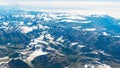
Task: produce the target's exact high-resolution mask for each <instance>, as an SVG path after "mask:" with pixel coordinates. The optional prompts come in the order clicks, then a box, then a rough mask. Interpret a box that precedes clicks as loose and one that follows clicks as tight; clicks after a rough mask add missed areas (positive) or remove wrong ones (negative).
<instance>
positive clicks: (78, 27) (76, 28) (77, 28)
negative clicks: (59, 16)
mask: <svg viewBox="0 0 120 68" xmlns="http://www.w3.org/2000/svg"><path fill="white" fill-rule="evenodd" d="M72 28H73V29H75V30H79V29H80V28H82V27H81V26H77V27H72Z"/></svg>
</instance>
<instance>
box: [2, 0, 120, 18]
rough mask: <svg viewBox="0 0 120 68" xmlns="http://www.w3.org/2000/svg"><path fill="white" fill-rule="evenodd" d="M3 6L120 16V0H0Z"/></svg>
mask: <svg viewBox="0 0 120 68" xmlns="http://www.w3.org/2000/svg"><path fill="white" fill-rule="evenodd" d="M3 6H6V7H7V8H20V9H27V10H62V11H63V10H68V12H70V11H69V10H77V11H78V10H79V11H80V12H81V13H90V14H92V13H99V14H106V13H107V14H112V15H114V16H117V17H118V16H119V17H120V13H119V11H120V0H0V8H1V7H3ZM71 12H72V11H71Z"/></svg>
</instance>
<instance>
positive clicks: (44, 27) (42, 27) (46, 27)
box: [38, 24, 49, 29]
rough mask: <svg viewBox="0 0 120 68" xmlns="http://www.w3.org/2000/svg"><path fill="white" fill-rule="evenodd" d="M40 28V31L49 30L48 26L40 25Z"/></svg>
mask: <svg viewBox="0 0 120 68" xmlns="http://www.w3.org/2000/svg"><path fill="white" fill-rule="evenodd" d="M38 27H39V28H40V29H49V27H48V26H43V25H41V24H39V25H38Z"/></svg>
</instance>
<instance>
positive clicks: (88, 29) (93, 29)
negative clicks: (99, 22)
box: [83, 28, 96, 31]
mask: <svg viewBox="0 0 120 68" xmlns="http://www.w3.org/2000/svg"><path fill="white" fill-rule="evenodd" d="M95 30H96V28H86V29H83V31H95Z"/></svg>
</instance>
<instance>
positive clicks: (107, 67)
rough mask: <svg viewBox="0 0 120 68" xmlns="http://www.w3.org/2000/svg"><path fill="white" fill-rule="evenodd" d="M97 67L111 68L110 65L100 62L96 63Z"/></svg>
mask: <svg viewBox="0 0 120 68" xmlns="http://www.w3.org/2000/svg"><path fill="white" fill-rule="evenodd" d="M97 68H112V67H111V66H109V65H107V64H101V65H98V67H97Z"/></svg>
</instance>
